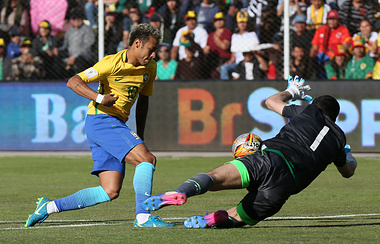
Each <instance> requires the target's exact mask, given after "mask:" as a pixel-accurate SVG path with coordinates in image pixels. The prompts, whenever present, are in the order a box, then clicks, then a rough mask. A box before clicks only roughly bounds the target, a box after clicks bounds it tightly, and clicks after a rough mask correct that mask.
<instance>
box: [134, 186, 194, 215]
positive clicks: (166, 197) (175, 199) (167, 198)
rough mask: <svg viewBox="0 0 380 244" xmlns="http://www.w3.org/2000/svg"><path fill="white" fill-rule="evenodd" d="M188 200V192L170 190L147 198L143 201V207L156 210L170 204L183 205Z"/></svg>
mask: <svg viewBox="0 0 380 244" xmlns="http://www.w3.org/2000/svg"><path fill="white" fill-rule="evenodd" d="M186 201H187V197H186V194H184V193H181V192H178V191H170V192H165V193H163V194H159V195H154V196H151V197H149V198H147V199H146V200H145V201H143V202H142V203H141V207H142V208H143V209H145V210H147V211H155V210H158V209H160V208H163V207H165V206H169V205H182V204H184V203H185V202H186Z"/></svg>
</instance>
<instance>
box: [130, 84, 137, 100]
mask: <svg viewBox="0 0 380 244" xmlns="http://www.w3.org/2000/svg"><path fill="white" fill-rule="evenodd" d="M138 90H139V88H138V87H137V86H129V87H128V99H135V97H136V95H137V91H138Z"/></svg>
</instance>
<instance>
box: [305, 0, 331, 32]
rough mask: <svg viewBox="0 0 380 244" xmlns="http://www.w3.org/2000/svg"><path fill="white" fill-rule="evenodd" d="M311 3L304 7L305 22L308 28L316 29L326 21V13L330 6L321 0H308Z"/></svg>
mask: <svg viewBox="0 0 380 244" xmlns="http://www.w3.org/2000/svg"><path fill="white" fill-rule="evenodd" d="M310 2H311V5H310V6H309V7H307V9H306V17H307V19H306V24H307V28H308V29H309V30H316V29H318V28H319V27H321V26H322V25H324V24H326V22H327V14H328V13H329V12H330V10H331V8H330V6H329V5H328V4H325V3H324V1H323V0H310Z"/></svg>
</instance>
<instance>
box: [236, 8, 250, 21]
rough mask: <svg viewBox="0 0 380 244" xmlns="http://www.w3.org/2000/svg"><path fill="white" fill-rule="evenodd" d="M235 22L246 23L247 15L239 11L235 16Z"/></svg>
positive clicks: (243, 11) (245, 12)
mask: <svg viewBox="0 0 380 244" xmlns="http://www.w3.org/2000/svg"><path fill="white" fill-rule="evenodd" d="M236 21H237V22H238V23H239V22H248V13H247V11H245V10H241V11H239V12H237V14H236Z"/></svg>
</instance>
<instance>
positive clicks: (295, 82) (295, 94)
mask: <svg viewBox="0 0 380 244" xmlns="http://www.w3.org/2000/svg"><path fill="white" fill-rule="evenodd" d="M304 83H305V80H304V79H303V78H301V80H300V78H299V77H298V75H296V76H295V77H294V79H293V77H292V76H290V75H289V78H288V87H287V88H286V90H285V91H287V92H289V93H290V94H291V95H292V98H293V100H296V99H302V100H306V101H308V102H310V101H311V100H312V97H311V96H309V95H306V94H305V92H307V91H310V90H311V87H310V86H309V85H304Z"/></svg>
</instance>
